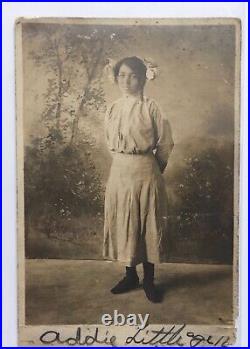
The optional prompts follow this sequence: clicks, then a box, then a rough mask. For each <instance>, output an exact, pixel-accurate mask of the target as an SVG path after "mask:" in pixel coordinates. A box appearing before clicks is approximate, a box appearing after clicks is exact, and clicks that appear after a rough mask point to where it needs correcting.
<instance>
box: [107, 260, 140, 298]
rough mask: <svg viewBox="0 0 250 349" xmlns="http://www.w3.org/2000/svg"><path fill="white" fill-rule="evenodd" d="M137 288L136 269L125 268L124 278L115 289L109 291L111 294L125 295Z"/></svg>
mask: <svg viewBox="0 0 250 349" xmlns="http://www.w3.org/2000/svg"><path fill="white" fill-rule="evenodd" d="M138 286H139V278H138V275H137V271H136V267H128V266H126V275H125V277H124V278H123V279H122V280H121V281H119V282H118V284H117V285H115V287H113V288H112V289H111V292H112V293H113V294H119V293H125V292H128V291H130V290H133V289H135V288H137V287H138Z"/></svg>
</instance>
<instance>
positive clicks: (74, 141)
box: [24, 24, 233, 262]
mask: <svg viewBox="0 0 250 349" xmlns="http://www.w3.org/2000/svg"><path fill="white" fill-rule="evenodd" d="M26 40H32V41H36V42H39V45H40V46H39V49H37V48H36V47H35V48H33V49H32V50H30V51H29V59H30V60H32V62H33V64H34V66H35V67H37V68H39V67H42V68H43V69H44V72H45V74H46V76H47V77H48V79H47V85H46V89H45V92H44V93H43V99H44V101H45V103H44V106H43V110H42V113H41V115H40V120H39V128H40V131H39V134H38V135H35V136H33V137H31V140H30V142H29V143H28V144H27V145H26V148H25V164H24V170H25V224H26V230H25V232H26V255H27V257H32V258H37V257H40V258H43V257H44V258H100V257H101V251H102V225H103V202H104V183H103V178H102V175H101V174H100V166H99V165H98V161H97V160H98V156H99V158H100V159H102V160H103V161H105V156H107V155H105V150H103V149H102V147H101V146H100V145H99V149H97V150H96V148H98V144H97V143H96V139H97V137H98V136H97V134H98V130H99V129H101V127H102V126H101V125H102V120H100V115H101V116H102V117H103V115H104V113H105V110H106V106H107V99H106V94H105V89H104V84H105V76H103V74H104V67H105V66H106V65H107V63H108V58H109V57H110V56H114V55H115V54H117V55H119V52H120V49H121V47H122V48H123V49H124V47H125V46H126V45H127V44H128V43H130V44H131V42H132V41H133V38H132V37H131V36H129V35H128V34H125V32H124V31H123V30H121V31H119V30H118V29H117V30H116V31H114V30H113V29H112V28H109V27H101V26H100V27H98V29H93V26H85V29H84V33H83V30H82V27H81V26H77V25H76V26H58V25H57V26H54V25H49V24H47V25H46V26H43V28H42V30H41V28H40V27H39V24H37V25H36V26H32V25H31V26H30V27H28V25H27V28H26ZM38 78H39V77H38ZM98 118H99V119H98ZM81 123H82V125H84V127H82V126H81ZM88 123H91V125H96V133H95V130H94V129H92V130H91V132H89V131H88V127H86V126H87V125H88ZM95 123H96V124H95ZM196 141H197V140H195V139H192V140H190V141H189V142H190V144H187V142H186V143H185V144H184V143H183V144H180V145H179V148H178V149H179V150H178V151H179V153H181V161H179V163H178V164H175V166H173V168H171V169H170V171H169V173H168V174H167V178H166V180H167V187H168V191H169V216H168V222H169V227H170V228H169V259H170V260H177V261H178V260H180V261H202V260H204V261H217V262H218V261H219V262H230V261H231V258H232V230H233V146H232V144H231V143H230V142H225V143H223V144H222V145H221V144H220V143H219V142H218V143H216V142H213V143H211V142H210V143H209V142H208V143H207V144H206V145H205V146H203V147H200V146H199V144H200V142H201V143H202V140H199V144H196ZM197 142H198V141H197ZM98 154H99V155H98ZM100 159H99V160H100ZM107 161H108V160H107ZM99 164H100V161H99ZM222 250H223V252H222Z"/></svg>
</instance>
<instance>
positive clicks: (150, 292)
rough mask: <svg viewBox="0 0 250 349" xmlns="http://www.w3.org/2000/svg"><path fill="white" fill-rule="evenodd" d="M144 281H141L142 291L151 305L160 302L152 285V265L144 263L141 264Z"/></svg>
mask: <svg viewBox="0 0 250 349" xmlns="http://www.w3.org/2000/svg"><path fill="white" fill-rule="evenodd" d="M143 271H144V279H143V289H144V291H145V294H146V296H147V298H148V300H150V301H151V302H153V303H158V302H160V301H161V300H160V296H159V293H158V292H157V289H156V287H155V285H154V264H153V263H149V262H145V263H143Z"/></svg>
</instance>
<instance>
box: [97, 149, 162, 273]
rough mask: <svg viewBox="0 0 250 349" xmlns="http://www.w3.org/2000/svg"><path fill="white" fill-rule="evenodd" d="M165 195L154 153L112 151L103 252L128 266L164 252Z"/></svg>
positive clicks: (154, 259)
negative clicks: (113, 152)
mask: <svg viewBox="0 0 250 349" xmlns="http://www.w3.org/2000/svg"><path fill="white" fill-rule="evenodd" d="M166 234H167V196H166V191H165V183H164V179H163V177H162V174H161V173H160V170H159V167H158V164H157V161H156V159H155V157H154V155H153V154H145V155H131V154H121V153H115V154H114V157H113V162H112V165H111V169H110V176H109V179H108V182H107V186H106V192H105V223H104V246H103V255H104V258H105V259H108V260H118V261H120V262H123V263H125V265H127V266H135V265H137V264H139V263H143V262H146V261H148V262H150V263H160V262H164V261H165V260H166V255H167V254H166V252H167V241H166Z"/></svg>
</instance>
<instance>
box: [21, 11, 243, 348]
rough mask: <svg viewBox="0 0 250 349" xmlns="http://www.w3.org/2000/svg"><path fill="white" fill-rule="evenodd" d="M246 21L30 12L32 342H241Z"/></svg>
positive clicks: (24, 71) (28, 328) (25, 126)
mask: <svg viewBox="0 0 250 349" xmlns="http://www.w3.org/2000/svg"><path fill="white" fill-rule="evenodd" d="M240 31H241V24H240V21H239V20H237V19H230V18H228V19H225V18H224V19H223V18H222V19H168V20H167V19H136V18H135V19H87V18H60V19H59V18H30V19H28V18H27V19H26V18H19V19H18V20H17V21H16V84H17V85H16V103H17V163H18V181H17V193H18V273H19V293H18V297H19V343H20V345H28V346H29V345H34V344H37V345H48V344H50V345H100V344H102V345H118V344H119V345H122V344H123V345H157V346H161V345H165V346H166V345H174V344H176V345H177V346H182V345H183V344H186V342H185V338H184V337H186V339H187V340H189V341H190V340H193V341H195V342H193V343H192V344H193V345H191V346H194V344H196V345H195V346H197V345H200V346H227V345H229V344H232V343H233V342H234V340H235V336H236V332H235V320H236V317H237V314H238V296H237V294H238V269H237V265H238V258H239V255H238V253H239V252H238V217H239V206H238V200H239V194H238V192H239V161H240V159H239V145H240V84H239V81H240V34H241V33H240ZM151 325H152V326H153V328H154V331H152V332H154V333H157V334H158V337H157V338H156V336H153V335H151V336H150V333H149V330H148V331H146V329H147V328H148V329H150V328H151V327H150V326H151ZM81 326H83V327H81ZM85 326H88V330H89V329H90V333H88V336H86V337H84V336H85V335H86V333H85V335H83V333H82V332H84V328H85ZM98 326H100V331H103V332H102V334H101V336H100V338H98V335H99V334H98V329H99V327H98ZM163 326H166V327H165V328H164V327H163ZM189 326H191V327H189ZM82 328H83V331H82V332H81V329H82ZM92 328H94V331H92V332H91V329H92ZM190 328H191V330H190ZM65 329H66V330H65ZM157 329H158V330H157ZM187 329H189V330H187ZM64 330H65V331H66V332H63V331H64ZM85 330H86V331H87V328H85ZM67 331H69V332H67ZM86 331H85V332H86ZM119 331H121V332H122V331H123V333H122V334H121V335H120V336H121V337H120V339H119V333H120V332H119ZM143 331H144V332H143ZM157 331H158V332H159V333H158V332H157ZM164 331H165V332H164ZM65 333H67V334H65ZM103 333H104V334H105V336H106V337H105V338H104V335H103ZM142 334H143V336H142ZM160 334H161V335H162V336H161V337H160ZM163 334H164V335H163ZM124 336H125V337H126V338H125V337H124ZM146 336H148V337H146ZM83 337H84V338H85V339H84V338H83ZM113 337H114V338H116V339H114V338H113ZM122 338H125V343H124V342H122ZM163 339H164V340H163ZM182 341H183V342H182ZM187 343H189V344H190V342H187Z"/></svg>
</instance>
